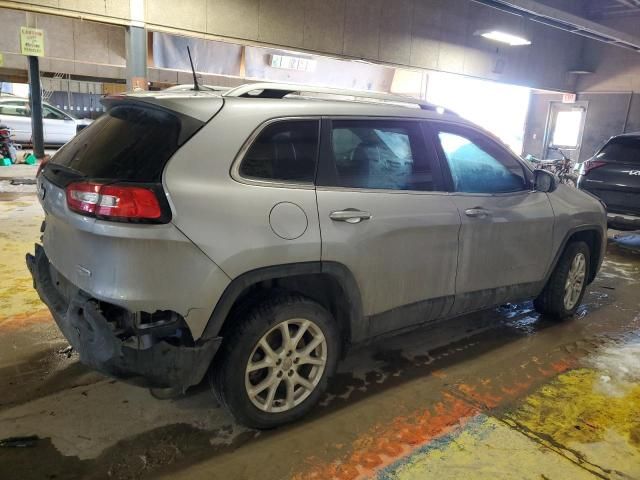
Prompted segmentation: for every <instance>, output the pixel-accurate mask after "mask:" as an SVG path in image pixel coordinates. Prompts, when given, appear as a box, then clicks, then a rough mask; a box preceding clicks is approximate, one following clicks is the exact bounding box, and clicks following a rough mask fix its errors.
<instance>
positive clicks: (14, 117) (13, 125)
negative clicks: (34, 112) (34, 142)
mask: <svg viewBox="0 0 640 480" xmlns="http://www.w3.org/2000/svg"><path fill="white" fill-rule="evenodd" d="M29 111H30V110H29V102H28V101H26V100H6V101H3V102H0V124H3V125H6V126H8V127H9V128H10V129H11V133H12V134H13V141H14V142H17V143H28V142H30V141H31V115H30V113H29Z"/></svg>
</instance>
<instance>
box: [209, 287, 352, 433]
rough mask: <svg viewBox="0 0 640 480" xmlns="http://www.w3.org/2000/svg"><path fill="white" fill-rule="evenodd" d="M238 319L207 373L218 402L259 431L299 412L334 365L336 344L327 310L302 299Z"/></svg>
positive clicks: (279, 301) (277, 302)
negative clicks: (215, 362)
mask: <svg viewBox="0 0 640 480" xmlns="http://www.w3.org/2000/svg"><path fill="white" fill-rule="evenodd" d="M231 320H232V321H233V319H231ZM238 320H239V324H238V325H237V326H236V327H235V328H234V329H233V331H232V332H231V333H230V335H229V336H228V337H227V338H226V339H225V342H224V344H223V351H222V352H220V353H221V354H222V355H221V363H220V364H219V365H218V366H217V367H216V368H215V369H214V371H213V376H214V378H213V380H214V386H215V388H216V391H217V393H218V395H219V397H220V400H221V401H222V403H224V404H225V405H226V406H227V408H228V409H229V411H230V412H231V414H232V415H233V416H234V417H235V418H236V420H237V421H238V422H239V423H242V424H243V425H246V426H248V427H253V428H259V429H267V428H274V427H277V426H280V425H284V424H286V423H289V422H293V421H295V420H297V419H299V418H300V417H302V416H304V415H305V414H306V413H307V412H309V410H311V409H312V408H313V406H314V405H315V404H316V403H317V402H318V400H319V399H320V397H321V396H322V394H323V392H324V391H325V389H326V386H327V381H328V379H329V377H330V376H331V375H333V373H334V372H335V369H336V365H337V360H338V356H339V345H340V342H339V341H338V330H337V328H336V326H335V322H334V320H333V318H332V316H331V314H329V312H327V310H326V309H325V308H324V307H322V306H321V305H319V304H318V303H316V302H314V301H312V300H310V299H307V298H305V297H301V296H284V297H279V298H276V299H274V300H269V301H266V302H264V303H262V304H260V305H258V306H257V307H255V308H254V309H253V310H251V312H250V313H249V315H248V316H247V317H246V318H245V319H238Z"/></svg>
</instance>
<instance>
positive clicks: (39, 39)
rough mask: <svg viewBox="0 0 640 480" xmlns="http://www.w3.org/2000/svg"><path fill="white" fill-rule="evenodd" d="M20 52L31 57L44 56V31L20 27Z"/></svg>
mask: <svg viewBox="0 0 640 480" xmlns="http://www.w3.org/2000/svg"><path fill="white" fill-rule="evenodd" d="M20 52H21V53H22V55H29V56H31V57H44V31H43V30H40V29H39V28H30V27H20Z"/></svg>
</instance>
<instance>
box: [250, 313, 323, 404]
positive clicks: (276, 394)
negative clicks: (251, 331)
mask: <svg viewBox="0 0 640 480" xmlns="http://www.w3.org/2000/svg"><path fill="white" fill-rule="evenodd" d="M326 364H327V341H326V339H325V338H324V334H323V333H322V330H320V328H319V327H318V326H317V325H316V324H315V323H313V322H312V321H311V320H308V319H302V318H296V319H292V320H285V321H283V322H281V323H279V324H278V325H276V326H275V327H273V328H272V329H271V330H269V331H268V332H267V333H265V334H264V335H263V336H262V338H261V339H260V340H259V341H258V344H257V345H256V346H255V348H254V349H253V352H252V353H251V355H250V356H249V361H248V362H247V367H246V369H245V380H244V384H245V388H246V391H247V395H248V396H249V399H250V400H251V402H252V403H253V404H254V405H255V406H256V407H257V408H259V409H260V410H262V411H264V412H286V411H288V410H291V409H292V408H294V407H296V406H298V405H300V404H301V403H302V402H304V400H306V399H307V398H308V397H309V395H311V393H312V392H313V391H314V390H315V388H316V387H317V386H318V383H320V380H321V379H322V375H323V374H324V371H325V367H326Z"/></svg>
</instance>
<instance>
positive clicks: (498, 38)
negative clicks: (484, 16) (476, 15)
mask: <svg viewBox="0 0 640 480" xmlns="http://www.w3.org/2000/svg"><path fill="white" fill-rule="evenodd" d="M476 35H480V36H481V37H484V38H488V39H489V40H493V41H495V42H500V43H506V44H508V45H511V46H512V47H519V46H522V45H531V41H530V40H527V39H526V38H524V37H519V36H518V35H513V34H511V33H507V32H501V31H500V30H483V31H478V32H476Z"/></svg>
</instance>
